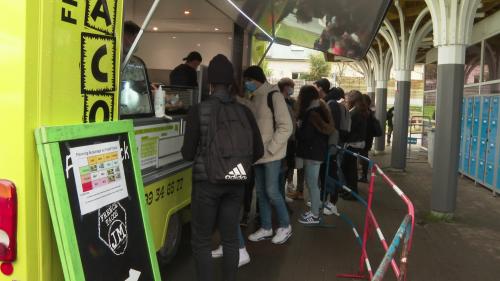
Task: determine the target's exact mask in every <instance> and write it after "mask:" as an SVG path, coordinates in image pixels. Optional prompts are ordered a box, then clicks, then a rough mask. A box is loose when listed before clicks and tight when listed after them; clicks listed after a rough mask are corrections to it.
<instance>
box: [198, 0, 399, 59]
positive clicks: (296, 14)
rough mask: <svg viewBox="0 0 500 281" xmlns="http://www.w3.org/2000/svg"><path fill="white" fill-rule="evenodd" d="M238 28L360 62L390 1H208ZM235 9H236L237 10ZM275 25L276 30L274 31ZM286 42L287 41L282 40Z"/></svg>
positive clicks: (263, 36) (262, 37)
mask: <svg viewBox="0 0 500 281" xmlns="http://www.w3.org/2000/svg"><path fill="white" fill-rule="evenodd" d="M208 1H209V2H211V3H212V4H213V5H214V6H216V7H217V8H219V9H220V10H222V11H223V12H224V13H225V14H226V15H228V16H229V17H230V18H232V19H233V20H234V21H235V22H237V23H238V24H239V25H241V26H244V27H245V28H247V29H249V30H251V31H255V32H256V35H259V33H260V35H262V36H259V38H261V39H265V40H267V39H266V37H267V35H264V34H263V31H262V30H260V29H259V28H256V27H255V26H254V25H253V24H252V23H251V22H250V21H249V20H248V19H246V18H245V16H243V15H242V14H241V13H238V9H239V10H241V11H242V12H243V13H245V14H246V15H248V16H249V17H250V18H252V20H253V21H254V22H256V23H257V24H258V25H259V26H260V27H261V28H262V29H263V30H264V32H267V33H268V34H269V35H271V36H273V29H274V30H275V32H276V34H275V36H274V37H276V38H277V42H286V41H291V43H293V44H295V45H299V46H302V47H306V48H311V49H312V48H314V49H317V50H320V51H324V52H330V53H333V54H335V55H339V56H343V57H349V58H353V59H361V58H363V57H364V56H365V54H366V52H367V51H368V49H369V48H370V46H371V43H372V41H373V39H374V37H375V35H376V34H377V32H378V29H379V27H380V24H381V23H382V20H383V19H384V17H385V13H386V12H387V10H388V8H389V5H390V3H391V1H390V0H356V1H352V0H274V1H269V0H208ZM235 6H236V7H235ZM273 23H275V24H274V28H273ZM282 39H285V40H282Z"/></svg>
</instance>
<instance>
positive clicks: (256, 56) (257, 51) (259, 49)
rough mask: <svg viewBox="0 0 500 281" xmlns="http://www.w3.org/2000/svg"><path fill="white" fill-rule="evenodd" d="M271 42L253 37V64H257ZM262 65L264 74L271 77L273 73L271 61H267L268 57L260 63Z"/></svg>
mask: <svg viewBox="0 0 500 281" xmlns="http://www.w3.org/2000/svg"><path fill="white" fill-rule="evenodd" d="M268 44H269V43H267V42H264V41H258V40H255V38H254V39H253V42H252V46H253V50H252V65H257V64H258V63H259V61H260V59H261V58H262V56H263V55H264V53H265V52H266V49H267V46H268ZM260 67H262V70H264V74H266V76H267V77H270V76H271V74H272V70H271V69H270V68H269V63H268V62H267V60H266V59H264V60H263V61H262V64H261V65H260Z"/></svg>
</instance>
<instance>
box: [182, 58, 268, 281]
mask: <svg viewBox="0 0 500 281" xmlns="http://www.w3.org/2000/svg"><path fill="white" fill-rule="evenodd" d="M233 82H234V71H233V65H232V64H231V62H230V61H229V60H228V59H227V58H226V57H225V56H223V55H217V56H215V57H214V58H213V59H212V60H211V61H210V64H209V66H208V83H209V84H210V92H211V93H212V94H211V95H210V97H209V98H208V99H207V100H205V101H203V102H202V103H200V104H198V105H195V106H194V107H192V109H191V111H190V113H189V115H188V117H187V126H186V132H185V135H184V143H183V146H182V149H181V152H182V156H183V158H184V160H187V161H193V162H194V164H193V187H192V194H191V214H192V221H191V228H192V238H191V244H192V248H193V254H194V258H195V263H196V276H197V280H199V281H212V280H214V278H215V276H214V268H213V261H212V252H211V250H212V249H211V247H212V234H213V232H214V230H215V229H216V228H217V229H218V230H219V232H220V235H221V242H222V247H223V263H222V264H223V278H222V279H223V280H226V281H234V280H236V273H237V269H238V260H239V255H240V254H241V253H242V252H241V251H240V250H239V241H238V228H239V224H238V221H239V213H240V207H241V204H242V201H243V194H244V191H245V184H244V181H231V182H225V183H214V181H213V174H210V175H209V173H208V170H209V169H211V170H212V168H214V167H212V166H211V167H210V168H209V167H208V166H207V165H208V164H209V163H210V159H213V158H210V157H208V156H212V157H213V156H214V151H216V150H214V146H213V145H212V142H213V140H214V139H217V140H220V135H218V134H223V135H224V136H227V135H226V134H227V133H228V132H227V130H226V131H225V130H224V128H225V127H227V126H229V125H228V123H227V122H224V121H227V120H228V119H226V120H224V116H221V115H219V114H217V115H216V113H217V112H219V111H220V110H222V109H224V112H225V113H228V114H229V115H231V117H234V116H236V115H235V114H232V113H237V116H239V117H240V118H246V120H242V119H240V120H242V121H241V124H248V125H249V128H250V129H251V132H248V129H247V128H248V127H246V128H244V127H243V126H241V125H240V129H239V131H238V130H231V133H232V134H234V135H236V134H242V135H247V134H251V136H250V138H252V142H251V145H252V146H253V148H252V150H253V151H246V152H243V153H246V154H245V155H249V156H250V155H251V157H252V159H251V160H252V161H253V162H252V163H254V162H255V161H257V160H258V159H260V158H261V157H262V155H263V154H264V146H263V143H262V139H261V137H260V131H259V128H258V126H257V122H256V121H255V118H254V116H253V113H252V112H251V111H250V109H249V108H247V107H246V106H244V105H242V104H240V103H238V102H236V97H235V96H234V95H235V91H232V86H231V85H232V84H233ZM214 109H220V110H219V111H218V110H214ZM214 120H221V122H218V121H215V122H217V123H215V122H214ZM230 120H231V122H233V121H232V120H236V119H230ZM220 124H224V126H218V125H220ZM231 128H232V129H234V127H231ZM209 135H210V136H212V137H211V138H210V142H209ZM234 139H238V138H234ZM240 139H241V138H240ZM232 140H233V136H231V141H232ZM220 143H221V144H224V145H223V150H226V146H225V145H226V143H232V142H229V141H228V142H223V141H221V142H220ZM228 148H231V149H234V147H233V146H228ZM219 166H221V165H219ZM240 166H241V167H240ZM241 168H242V164H241V163H240V164H238V165H237V168H234V169H238V170H237V171H238V175H240V173H241V174H244V175H246V173H245V170H244V169H243V170H242V169H241ZM248 170H250V168H248ZM223 172H224V173H225V171H223ZM231 172H232V171H230V173H231ZM233 175H234V174H233ZM248 176H251V175H248ZM227 177H230V176H226V179H227ZM245 252H246V251H245ZM221 254H222V253H221ZM248 260H249V259H248Z"/></svg>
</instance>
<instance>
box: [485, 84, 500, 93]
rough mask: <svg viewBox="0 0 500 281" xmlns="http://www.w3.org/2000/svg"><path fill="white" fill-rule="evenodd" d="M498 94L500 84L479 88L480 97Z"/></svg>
mask: <svg viewBox="0 0 500 281" xmlns="http://www.w3.org/2000/svg"><path fill="white" fill-rule="evenodd" d="M495 94H500V84H491V85H484V86H481V95H495Z"/></svg>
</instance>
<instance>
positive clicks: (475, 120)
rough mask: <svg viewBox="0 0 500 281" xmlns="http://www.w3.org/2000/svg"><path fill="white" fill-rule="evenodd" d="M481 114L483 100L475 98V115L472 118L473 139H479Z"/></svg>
mask: <svg viewBox="0 0 500 281" xmlns="http://www.w3.org/2000/svg"><path fill="white" fill-rule="evenodd" d="M480 113H481V98H480V97H475V98H474V115H473V117H472V137H477V136H479V127H480V126H479V125H480V124H479V122H480V121H479V119H480V117H481V116H480Z"/></svg>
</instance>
